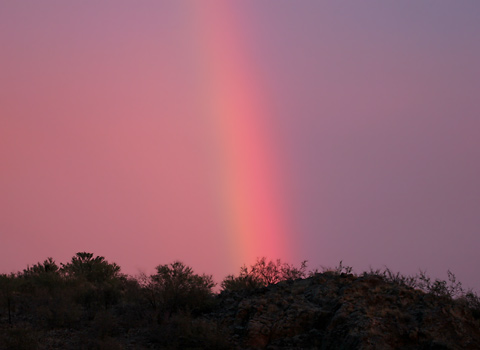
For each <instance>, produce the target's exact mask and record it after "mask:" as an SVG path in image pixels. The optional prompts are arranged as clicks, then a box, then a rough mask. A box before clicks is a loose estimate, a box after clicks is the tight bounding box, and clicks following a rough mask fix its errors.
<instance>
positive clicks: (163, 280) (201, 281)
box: [146, 261, 215, 313]
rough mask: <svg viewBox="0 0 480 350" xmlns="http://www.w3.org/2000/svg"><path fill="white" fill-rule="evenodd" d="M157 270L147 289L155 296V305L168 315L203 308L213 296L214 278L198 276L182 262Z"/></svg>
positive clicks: (158, 267)
mask: <svg viewBox="0 0 480 350" xmlns="http://www.w3.org/2000/svg"><path fill="white" fill-rule="evenodd" d="M156 270H157V273H156V274H154V275H152V276H150V282H149V283H148V284H147V286H146V287H147V288H148V289H149V292H150V293H153V294H154V296H155V298H156V300H155V301H154V303H155V305H160V306H161V307H162V308H163V310H165V311H167V312H168V313H171V312H175V311H178V310H179V309H195V308H199V307H202V306H204V305H205V304H207V301H208V299H209V298H210V297H212V295H213V292H212V288H213V287H214V286H215V283H214V282H213V278H212V276H211V275H205V274H203V275H197V274H195V273H194V272H193V270H192V268H191V267H188V266H186V265H184V264H183V263H182V262H180V261H175V262H174V263H172V264H170V265H159V266H157V267H156Z"/></svg>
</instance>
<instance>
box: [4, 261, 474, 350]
mask: <svg viewBox="0 0 480 350" xmlns="http://www.w3.org/2000/svg"><path fill="white" fill-rule="evenodd" d="M214 287H215V283H214V281H213V278H212V276H211V275H205V274H203V275H199V274H196V273H195V272H194V270H193V269H192V268H191V267H189V266H186V265H185V264H183V263H182V262H179V261H175V262H173V263H171V264H167V265H159V266H157V267H156V270H155V273H154V274H153V275H150V276H147V275H140V276H136V277H132V276H128V275H125V274H123V273H122V272H121V269H120V267H119V266H118V265H117V264H115V263H110V262H108V261H107V260H106V259H105V258H104V257H101V256H94V254H92V253H86V252H80V253H77V254H76V255H75V256H74V257H72V259H71V260H70V261H69V262H67V263H65V264H57V263H56V262H55V261H54V259H52V258H47V259H46V260H45V261H44V262H39V263H37V264H35V265H33V266H31V267H27V268H26V269H25V270H23V271H22V272H18V273H12V274H2V275H0V350H3V349H5V350H7V349H16V350H22V349H480V299H479V297H478V296H477V295H476V294H475V293H474V292H472V291H469V290H464V288H463V287H462V285H461V283H460V282H458V281H457V280H456V279H455V276H454V275H453V274H452V273H450V272H449V280H448V281H441V280H431V279H430V278H429V277H428V276H426V274H425V273H420V274H418V275H417V276H403V275H401V274H398V273H393V272H392V271H390V270H388V269H385V270H375V271H374V270H371V271H367V272H364V273H362V274H353V273H352V268H351V267H348V266H343V265H342V263H341V262H340V265H339V266H337V267H335V268H333V269H323V270H314V271H307V264H306V262H303V263H301V265H300V266H299V267H296V266H294V265H290V264H287V263H283V262H281V261H280V260H277V261H268V260H267V259H265V258H261V259H258V260H257V262H256V263H255V264H254V265H252V266H249V267H247V266H243V267H241V268H240V272H239V274H238V275H230V276H227V277H226V278H225V279H224V280H223V281H222V282H221V284H220V287H221V291H220V292H219V293H214V292H213V290H214Z"/></svg>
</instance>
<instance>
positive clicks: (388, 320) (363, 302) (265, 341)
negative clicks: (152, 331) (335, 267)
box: [209, 273, 480, 350]
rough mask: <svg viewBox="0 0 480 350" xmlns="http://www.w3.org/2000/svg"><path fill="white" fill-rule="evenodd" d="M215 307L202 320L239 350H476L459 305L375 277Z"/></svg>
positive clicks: (260, 292)
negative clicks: (217, 326) (225, 332)
mask: <svg viewBox="0 0 480 350" xmlns="http://www.w3.org/2000/svg"><path fill="white" fill-rule="evenodd" d="M219 301H220V302H219V305H218V309H217V310H216V311H215V312H214V313H212V314H211V315H209V317H210V319H214V320H217V321H218V322H219V324H220V325H221V326H222V327H224V328H225V329H227V330H228V331H229V334H230V335H229V340H230V342H231V344H232V346H235V347H236V348H239V349H272V350H273V349H432V350H433V349H459V350H460V349H464V350H465V349H472V350H473V349H477V350H478V349H480V315H479V313H478V312H475V311H474V310H472V309H471V308H469V307H468V306H467V305H466V303H465V302H462V301H461V300H457V301H453V300H452V299H451V298H449V297H440V296H435V295H432V294H427V293H424V292H422V291H419V290H414V289H413V288H409V287H407V286H404V285H401V284H397V283H392V282H387V281H385V280H384V279H382V278H381V277H380V276H375V275H370V276H369V275H366V276H364V277H356V276H353V275H351V274H332V273H323V274H318V275H316V276H315V277H310V278H306V279H302V280H295V281H284V282H281V283H278V284H276V285H271V286H269V287H265V288H261V289H257V290H253V291H250V292H230V293H223V294H221V295H220V296H219Z"/></svg>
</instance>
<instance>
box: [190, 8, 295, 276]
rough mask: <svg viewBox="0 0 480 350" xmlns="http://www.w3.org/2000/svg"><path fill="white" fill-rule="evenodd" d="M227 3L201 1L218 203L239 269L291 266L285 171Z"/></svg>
mask: <svg viewBox="0 0 480 350" xmlns="http://www.w3.org/2000/svg"><path fill="white" fill-rule="evenodd" d="M229 5H231V3H229V2H227V1H219V2H197V3H196V6H197V7H196V8H195V11H194V13H195V17H196V25H197V27H198V28H197V30H199V32H198V33H196V34H195V35H197V36H198V35H199V37H200V41H199V45H200V47H201V49H200V50H201V51H202V52H201V53H202V57H203V60H202V62H201V66H202V78H201V80H202V86H203V88H202V90H203V95H202V100H203V104H204V108H205V111H206V115H207V118H208V119H209V123H210V125H211V126H212V128H214V130H215V131H214V133H213V134H214V135H216V140H215V141H214V142H215V147H213V149H215V151H216V156H215V157H216V159H217V162H216V164H217V166H216V168H217V171H218V174H219V176H218V178H219V182H220V183H219V184H217V185H216V188H218V198H219V202H220V205H219V207H220V208H221V211H222V214H221V216H222V217H223V220H224V230H225V231H226V234H227V235H228V240H229V242H230V256H231V258H232V264H236V267H239V266H241V265H242V264H244V263H247V264H249V263H251V262H253V261H254V260H255V259H256V258H257V257H261V256H266V257H267V258H271V259H276V258H282V259H285V258H287V259H289V258H290V257H289V256H288V254H289V253H290V252H289V249H290V250H291V249H292V245H291V244H290V243H289V242H287V233H288V232H287V231H288V224H287V213H286V211H285V209H284V207H285V203H284V196H282V193H281V191H280V189H281V188H282V181H281V176H280V175H281V173H282V172H281V171H279V167H278V164H279V163H278V160H277V159H276V155H277V154H278V152H275V151H274V142H273V139H272V138H271V137H270V138H269V137H268V136H269V133H268V131H267V129H266V126H265V125H263V124H262V122H265V119H266V118H265V116H266V115H268V113H269V110H268V108H267V107H268V103H266V101H265V99H262V98H261V96H262V95H263V94H262V91H260V86H261V83H260V82H259V81H258V78H257V77H258V75H256V74H255V68H254V67H253V66H252V65H251V64H248V60H247V57H246V54H245V52H246V51H245V50H244V49H245V48H244V47H243V45H242V40H241V32H240V31H239V28H240V26H238V25H236V23H235V20H236V18H235V16H234V13H233V11H232V9H231V8H229Z"/></svg>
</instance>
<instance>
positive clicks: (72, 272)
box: [61, 252, 125, 309]
mask: <svg viewBox="0 0 480 350" xmlns="http://www.w3.org/2000/svg"><path fill="white" fill-rule="evenodd" d="M61 272H62V274H63V275H64V276H65V277H66V278H67V280H69V281H70V282H73V283H76V284H77V288H78V290H77V299H78V300H80V301H81V302H82V304H83V305H85V306H87V307H90V306H95V305H96V304H98V303H101V304H103V305H104V307H105V309H107V308H108V307H109V306H110V305H112V304H115V303H116V302H117V301H118V299H119V297H120V295H119V293H120V284H121V283H122V281H123V280H124V279H125V278H124V276H123V275H122V274H121V273H120V266H118V265H117V264H115V263H109V262H108V261H106V260H105V258H104V257H103V256H96V257H93V254H92V253H86V252H80V253H77V254H76V255H75V256H74V257H72V260H71V261H70V262H69V263H67V264H62V268H61Z"/></svg>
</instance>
